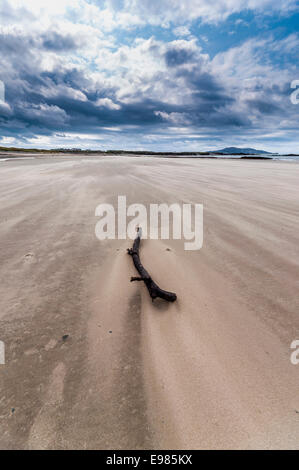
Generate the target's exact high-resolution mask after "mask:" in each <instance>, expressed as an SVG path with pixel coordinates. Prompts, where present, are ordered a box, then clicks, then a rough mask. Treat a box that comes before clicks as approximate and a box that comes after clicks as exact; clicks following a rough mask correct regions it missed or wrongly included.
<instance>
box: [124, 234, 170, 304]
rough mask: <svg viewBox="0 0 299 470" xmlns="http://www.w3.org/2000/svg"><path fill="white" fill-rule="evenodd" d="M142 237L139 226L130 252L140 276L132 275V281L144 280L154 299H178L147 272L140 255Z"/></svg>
mask: <svg viewBox="0 0 299 470" xmlns="http://www.w3.org/2000/svg"><path fill="white" fill-rule="evenodd" d="M141 237H142V230H141V228H140V227H139V228H138V229H137V236H136V238H135V240H134V243H133V248H130V249H128V254H129V255H130V256H132V258H133V263H134V266H135V268H136V269H137V271H138V273H139V274H140V277H131V282H133V281H143V282H144V283H145V285H146V287H147V290H148V291H149V294H150V296H151V298H152V300H154V299H156V298H157V297H160V298H161V299H164V300H167V301H168V302H174V301H175V300H176V299H177V296H176V294H175V293H173V292H167V291H166V290H163V289H160V287H159V286H157V284H156V283H155V282H154V281H153V280H152V278H151V276H150V275H149V273H148V272H147V270H146V269H145V268H144V267H143V265H142V263H141V261H140V257H139V247H140V241H141Z"/></svg>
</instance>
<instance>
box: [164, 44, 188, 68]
mask: <svg viewBox="0 0 299 470" xmlns="http://www.w3.org/2000/svg"><path fill="white" fill-rule="evenodd" d="M193 59H194V52H193V51H190V50H188V49H183V48H180V49H177V48H172V49H169V50H168V51H167V52H166V54H165V60H166V64H167V65H168V67H177V66H178V65H182V64H186V63H187V62H191V61H192V60H193Z"/></svg>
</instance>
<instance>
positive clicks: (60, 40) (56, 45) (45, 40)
mask: <svg viewBox="0 0 299 470" xmlns="http://www.w3.org/2000/svg"><path fill="white" fill-rule="evenodd" d="M41 40H42V46H43V47H44V48H45V49H47V50H49V51H58V52H59V51H70V50H72V49H76V48H77V43H76V41H75V40H74V38H73V37H72V36H62V35H61V34H58V33H56V32H50V33H48V34H45V35H43V36H42V37H41Z"/></svg>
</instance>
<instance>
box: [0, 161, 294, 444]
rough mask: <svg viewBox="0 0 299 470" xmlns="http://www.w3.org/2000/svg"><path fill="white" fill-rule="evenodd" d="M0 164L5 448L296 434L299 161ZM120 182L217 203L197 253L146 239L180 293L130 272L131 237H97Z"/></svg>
mask: <svg viewBox="0 0 299 470" xmlns="http://www.w3.org/2000/svg"><path fill="white" fill-rule="evenodd" d="M0 165H1V166H0V210H1V216H0V217H1V218H0V246H1V250H0V269H1V283H0V340H2V341H4V342H5V345H6V365H4V366H0V448H2V449H15V448H22V449H23V448H25V449H54V448H56V449H73V448H77V449H85V448H97V449H143V448H146V449H153V448H156V449H165V448H169V449H172V448H174V449H176V448H178V449H210V448H213V449H223V448H232V449H240V448H243V449H248V448H249V449H250V448H267V449H268V448H269V449H275V448H294V449H298V448H299V365H298V366H295V365H292V364H291V362H290V355H291V353H292V350H291V349H290V345H291V342H292V341H293V340H295V339H299V243H298V233H299V217H298V202H299V184H298V181H299V164H298V163H289V162H278V161H233V160H224V161H222V160H214V161H213V160H210V159H209V160H202V159H167V158H163V159H160V158H153V157H124V156H122V157H88V156H86V157H77V156H76V157H56V156H52V157H37V158H35V159H32V160H16V161H5V162H0ZM118 195H126V196H127V201H128V204H131V203H135V202H138V203H143V204H149V203H162V202H166V203H173V202H177V203H202V204H203V205H204V245H203V248H202V249H201V250H200V251H184V244H183V241H181V240H175V241H173V240H169V241H168V240H159V241H154V240H145V241H143V242H142V245H141V258H142V261H143V263H144V265H145V267H146V268H147V269H148V271H149V272H150V273H151V274H152V276H153V278H154V279H155V281H156V282H157V283H158V284H160V286H161V287H162V288H165V289H167V290H171V291H174V292H176V293H177V295H178V300H177V302H175V303H174V304H166V303H164V302H162V301H155V302H154V303H152V302H151V300H150V298H149V296H148V292H147V291H146V288H145V286H144V285H143V283H130V282H129V279H130V277H131V276H132V275H133V276H134V275H136V273H135V270H134V267H133V264H132V259H131V258H130V257H129V256H128V255H127V254H126V249H127V248H128V247H130V246H131V241H129V240H116V241H113V240H109V241H108V240H106V241H102V242H100V241H99V240H98V239H97V238H96V236H95V225H96V222H97V221H98V219H97V218H96V217H95V208H96V206H97V205H98V204H100V203H102V202H110V203H113V204H116V202H117V196H118ZM167 248H168V249H169V250H167ZM64 335H68V337H65V338H64V339H62V337H63V336H64Z"/></svg>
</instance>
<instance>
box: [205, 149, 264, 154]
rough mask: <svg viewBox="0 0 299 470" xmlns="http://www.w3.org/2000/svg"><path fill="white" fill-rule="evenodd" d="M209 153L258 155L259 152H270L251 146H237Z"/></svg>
mask: <svg viewBox="0 0 299 470" xmlns="http://www.w3.org/2000/svg"><path fill="white" fill-rule="evenodd" d="M211 153H224V154H227V155H233V154H240V155H260V154H270V152H266V151H265V150H256V149H251V148H238V147H226V148H225V149H221V150H215V151H214V152H211Z"/></svg>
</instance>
